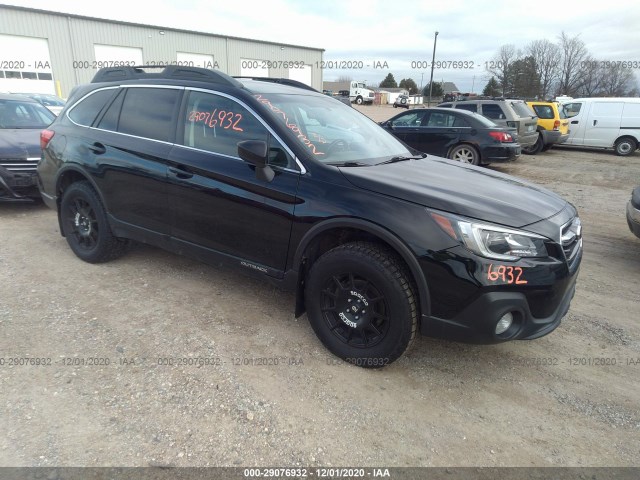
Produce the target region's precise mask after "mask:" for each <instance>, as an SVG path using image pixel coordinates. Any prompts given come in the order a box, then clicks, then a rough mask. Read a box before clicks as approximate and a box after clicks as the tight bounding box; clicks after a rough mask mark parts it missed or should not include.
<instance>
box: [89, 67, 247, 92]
mask: <svg viewBox="0 0 640 480" xmlns="http://www.w3.org/2000/svg"><path fill="white" fill-rule="evenodd" d="M159 68H161V69H162V71H161V72H153V73H149V72H146V71H145V69H159ZM157 78H164V79H180V80H198V81H201V82H210V83H217V84H220V85H227V86H230V87H242V84H241V83H240V82H238V81H237V80H236V79H234V78H233V77H230V76H229V75H227V74H226V73H222V72H219V71H216V70H209V69H207V68H200V67H183V66H181V65H162V66H160V65H136V66H133V67H107V68H101V69H100V70H98V71H97V72H96V74H95V76H94V77H93V80H91V83H100V82H117V81H120V80H145V79H157Z"/></svg>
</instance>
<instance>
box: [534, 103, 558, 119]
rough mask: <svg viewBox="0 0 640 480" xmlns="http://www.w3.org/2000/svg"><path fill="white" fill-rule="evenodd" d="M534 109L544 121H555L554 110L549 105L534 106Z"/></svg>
mask: <svg viewBox="0 0 640 480" xmlns="http://www.w3.org/2000/svg"><path fill="white" fill-rule="evenodd" d="M533 109H534V110H535V112H536V115H538V117H539V118H542V119H543V120H553V117H554V114H553V108H551V107H550V106H549V105H534V106H533Z"/></svg>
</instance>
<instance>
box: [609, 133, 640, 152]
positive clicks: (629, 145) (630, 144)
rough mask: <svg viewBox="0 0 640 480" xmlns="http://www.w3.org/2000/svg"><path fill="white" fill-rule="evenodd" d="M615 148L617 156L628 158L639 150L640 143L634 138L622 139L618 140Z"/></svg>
mask: <svg viewBox="0 0 640 480" xmlns="http://www.w3.org/2000/svg"><path fill="white" fill-rule="evenodd" d="M614 148H615V150H616V155H620V156H621V157H628V156H629V155H631V154H632V153H633V152H635V151H636V150H637V149H638V143H637V142H636V141H635V139H634V138H631V137H622V138H619V139H618V140H616V143H615V145H614Z"/></svg>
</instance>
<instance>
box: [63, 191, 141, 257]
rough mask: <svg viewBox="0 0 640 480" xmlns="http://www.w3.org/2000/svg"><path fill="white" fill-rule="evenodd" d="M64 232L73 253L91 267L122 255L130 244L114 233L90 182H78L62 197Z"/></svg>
mask: <svg viewBox="0 0 640 480" xmlns="http://www.w3.org/2000/svg"><path fill="white" fill-rule="evenodd" d="M60 215H61V219H62V231H63V233H64V236H65V237H66V239H67V243H68V244H69V247H71V250H72V251H73V253H75V254H76V255H77V256H78V257H79V258H81V259H82V260H84V261H85V262H89V263H101V262H106V261H109V260H113V259H115V258H117V257H119V256H120V255H122V254H123V253H124V252H125V251H126V249H127V246H128V243H129V241H128V240H126V239H121V238H117V237H115V236H114V235H113V234H112V233H111V228H110V227H109V222H108V220H107V214H106V212H105V210H104V207H103V206H102V202H101V201H100V197H98V194H97V193H96V191H95V190H94V189H93V187H92V186H91V184H89V183H88V182H76V183H73V184H72V185H71V186H69V187H68V188H67V189H66V190H65V191H64V193H63V194H62V202H61V203H60Z"/></svg>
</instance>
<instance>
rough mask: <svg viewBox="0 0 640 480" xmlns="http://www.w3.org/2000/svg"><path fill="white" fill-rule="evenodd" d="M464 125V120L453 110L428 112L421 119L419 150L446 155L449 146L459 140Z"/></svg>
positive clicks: (441, 155)
mask: <svg viewBox="0 0 640 480" xmlns="http://www.w3.org/2000/svg"><path fill="white" fill-rule="evenodd" d="M465 127H466V126H465V122H464V121H463V120H461V119H459V116H458V115H456V114H455V113H453V112H452V113H449V112H436V111H432V112H429V113H428V114H427V115H425V116H424V118H423V119H422V126H421V127H420V134H419V137H420V139H419V143H420V146H421V148H419V150H420V151H422V152H426V153H431V154H432V155H438V156H440V157H446V156H447V154H448V153H449V149H450V148H451V146H453V145H455V144H457V143H458V141H459V140H460V135H461V133H462V132H463V130H464V129H465Z"/></svg>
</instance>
